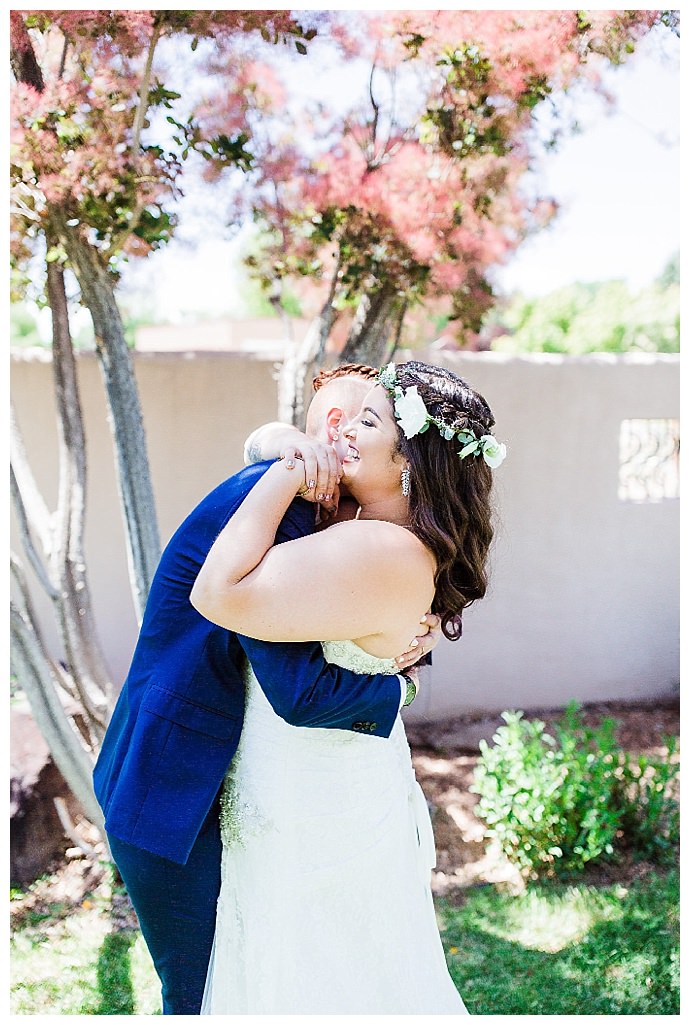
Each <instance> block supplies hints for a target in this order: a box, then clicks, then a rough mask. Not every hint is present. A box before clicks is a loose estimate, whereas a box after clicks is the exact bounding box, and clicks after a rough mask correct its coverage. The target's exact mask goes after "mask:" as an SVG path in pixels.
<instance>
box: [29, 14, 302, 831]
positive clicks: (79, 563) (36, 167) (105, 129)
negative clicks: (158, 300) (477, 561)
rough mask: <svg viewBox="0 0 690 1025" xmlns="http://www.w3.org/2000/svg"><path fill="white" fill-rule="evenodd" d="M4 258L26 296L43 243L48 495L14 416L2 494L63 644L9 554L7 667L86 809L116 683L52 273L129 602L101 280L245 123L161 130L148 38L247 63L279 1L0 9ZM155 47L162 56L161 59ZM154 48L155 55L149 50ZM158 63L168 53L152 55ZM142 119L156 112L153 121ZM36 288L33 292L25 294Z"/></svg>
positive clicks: (130, 534)
mask: <svg viewBox="0 0 690 1025" xmlns="http://www.w3.org/2000/svg"><path fill="white" fill-rule="evenodd" d="M10 27H11V38H10V44H11V53H10V61H11V67H12V71H13V72H14V77H15V84H14V88H13V91H12V137H11V182H12V200H13V202H12V224H11V240H12V262H13V272H14V282H13V284H14V290H15V294H17V293H18V294H20V295H22V294H26V290H27V288H29V287H30V285H31V276H32V275H34V274H35V264H34V265H31V264H30V260H31V258H32V257H35V256H36V254H41V253H42V254H43V258H44V261H45V263H44V266H45V281H44V282H43V283H42V285H41V286H39V289H38V292H39V300H40V301H44V302H46V303H47V304H48V305H49V306H50V308H51V312H52V321H53V347H52V351H53V372H54V378H55V395H56V400H57V408H58V424H59V442H60V481H59V489H58V507H57V509H56V510H55V512H51V511H50V510H49V508H48V506H47V504H46V502H45V501H44V499H43V498H42V496H41V494H40V491H39V489H38V487H37V485H36V482H35V480H34V478H33V475H32V473H31V468H30V466H29V464H28V461H27V459H26V455H25V452H24V448H23V444H22V438H21V433H20V430H19V426H18V424H16V423H14V422H13V425H12V432H11V439H12V476H11V480H12V492H13V498H14V504H15V509H16V512H17V521H18V524H19V526H20V529H21V534H22V541H23V545H24V552H25V556H26V560H27V561H28V562H29V563H30V564H31V566H32V567H33V569H34V570H35V572H36V575H37V577H38V580H39V582H40V583H41V585H42V587H43V589H44V591H45V592H46V594H47V595H48V596H49V598H50V600H51V602H52V605H53V608H54V611H55V618H56V622H57V624H58V631H59V636H60V638H61V642H62V648H63V651H62V655H61V657H60V659H55V658H53V657H51V655H50V653H49V651H48V649H47V647H46V645H45V642H44V640H43V637H42V634H41V631H40V629H39V626H38V621H37V619H36V616H35V614H34V610H33V607H32V601H31V597H30V591H29V587H28V582H27V578H26V574H25V571H24V567H23V563H22V561H21V560H20V559H19V558H18V557H16V556H13V559H12V568H13V575H14V578H15V585H16V586H15V592H16V600H15V601H14V602H13V604H12V620H11V623H12V667H13V671H14V673H15V675H16V677H17V679H18V682H19V684H20V686H21V687H22V689H23V690H24V692H25V693H26V695H27V697H28V699H29V701H30V704H31V709H32V712H33V715H34V718H35V719H36V721H37V723H38V725H39V727H40V728H41V730H42V732H43V734H44V736H45V738H46V740H47V742H48V745H49V747H50V750H51V753H52V755H53V757H54V759H55V762H56V764H57V765H58V767H59V768H60V770H61V771H62V774H63V776H64V777H65V779H66V780H67V782H68V784H69V785H70V787H71V789H72V790H73V791H74V793H75V794H76V795H77V796H78V798H79V799H80V801H81V804H82V806H83V807H84V809H85V810H86V813H87V814H88V815H89V817H90V818H91V819H92V820H93V821H94V822H95V823H100V822H101V812H100V809H99V808H98V806H97V804H96V801H95V799H94V796H93V790H92V784H91V771H92V764H93V757H94V754H95V753H96V752H97V750H98V748H99V746H100V741H101V739H102V737H103V734H104V731H105V727H106V725H107V722H108V719H109V716H110V712H111V709H112V706H113V703H114V699H115V697H116V693H115V689H114V687H113V685H112V681H111V680H110V677H109V674H108V672H107V670H106V668H105V663H104V659H103V655H102V652H101V649H100V645H99V642H98V635H97V631H96V629H95V623H94V617H93V612H92V603H91V597H90V589H89V584H88V576H87V567H86V560H85V557H84V551H83V530H84V514H85V502H86V499H85V494H86V455H85V438H84V431H83V425H82V416H81V406H80V399H79V391H78V387H77V372H76V362H75V354H74V351H73V345H72V337H71V331H70V310H69V303H68V301H67V292H66V287H65V273H66V272H68V273H71V274H73V275H74V276H75V277H76V280H77V283H78V287H79V292H80V297H81V302H82V303H83V304H84V305H85V306H86V307H87V308H88V309H89V311H90V313H91V317H92V320H93V326H94V333H95V337H96V349H97V355H98V359H99V362H100V365H101V369H102V372H103V377H104V382H105V391H106V396H107V401H108V407H109V414H110V417H109V418H110V422H111V425H112V432H113V441H114V445H115V449H116V453H117V468H118V484H119V490H120V496H121V500H122V508H123V515H124V519H125V526H126V532H125V533H126V538H127V543H128V553H129V561H130V576H131V580H132V589H133V594H134V600H135V607H136V609H137V612H138V614H139V616H141V614H142V613H143V609H144V605H145V603H146V597H147V594H148V590H149V585H150V582H151V579H152V576H153V573H154V571H155V568H156V565H157V563H158V559H159V556H160V542H159V537H158V527H157V519H156V512H155V503H154V498H153V490H152V487H151V480H150V472H149V465H148V459H147V453H146V438H145V432H144V425H143V419H142V414H141V408H140V403H139V396H138V391H137V387H136V381H135V377H134V371H133V367H132V361H131V355H130V352H129V349H128V346H127V343H126V340H125V332H124V327H123V323H122V318H121V315H120V311H119V308H118V304H117V300H116V296H115V288H116V284H117V280H118V273H119V269H120V266H121V262H122V260H123V258H126V257H128V256H142V255H146V253H148V252H150V251H151V250H152V249H156V248H157V247H159V246H161V245H163V244H164V243H165V242H166V241H167V240H168V239H169V238H170V236H171V234H172V232H173V230H174V227H175V212H174V204H175V201H176V199H177V198H178V194H179V190H178V185H177V180H178V176H179V173H180V170H181V167H182V163H183V161H184V160H185V158H186V157H187V156H188V155H189V154H190V153H191V152H194V153H197V154H199V156H200V157H201V158H202V159H204V160H206V161H209V162H219V163H221V164H222V165H223V166H224V167H227V166H232V167H240V168H246V167H247V166H248V165H249V162H250V161H251V154H250V153H249V151H248V150H247V149H246V143H247V141H248V137H247V135H246V134H245V133H243V131H242V126H241V125H238V128H237V130H236V131H233V132H232V133H231V134H227V133H223V134H221V135H218V136H215V137H209V136H204V135H203V134H202V133H201V131H200V127H199V123H198V122H197V120H196V119H195V117H194V115H193V114H190V115H189V116H188V118H187V119H186V121H185V122H184V123H183V124H179V125H177V130H178V134H173V132H172V129H171V124H170V122H171V121H173V120H174V119H173V118H172V114H171V113H170V114H168V118H169V120H168V121H166V120H165V117H160V116H159V115H160V112H166V111H171V110H172V108H173V106H174V103H175V101H176V100H178V99H179V98H180V96H181V94H180V93H178V92H177V91H176V90H174V89H171V88H168V87H167V86H166V85H165V84H164V82H163V81H162V80H161V79H160V78H159V77H158V74H159V73H162V72H163V69H164V66H163V68H162V69H161V71H160V72H157V71H156V70H155V69H156V60H157V58H158V53H159V50H160V48H161V46H162V45H163V44H164V43H170V42H171V41H174V40H179V41H180V45H182V46H184V47H185V48H186V51H187V53H189V54H193V53H194V51H195V50H197V48H198V47H199V44H200V43H201V44H202V46H206V47H207V48H212V47H218V48H222V50H223V51H224V52H225V53H226V54H229V53H234V54H236V59H237V64H238V66H241V65H242V62H243V61H246V60H248V54H249V51H250V46H249V39H250V37H252V36H255V37H257V38H259V42H261V39H260V36H263V37H264V40H265V42H264V44H263V45H266V43H272V42H279V41H281V40H283V41H284V42H292V43H294V45H295V46H296V47H297V48H298V49H299V50H300V51H302V52H306V45H305V41H307V40H309V39H310V38H313V35H314V30H307V31H305V30H304V29H303V28H302V27H301V26H300V25H299V24H298V23H297V22H296V21H295V19H294V18H293V17H292V15H291V13H290V12H289V11H179V12H178V11H12V12H11V20H10ZM168 61H170V57H168ZM159 63H160V62H159ZM165 70H166V71H167V73H168V74H170V73H171V68H170V67H167V69H165ZM156 119H157V120H156ZM41 294H42V295H41Z"/></svg>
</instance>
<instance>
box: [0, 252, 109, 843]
mask: <svg viewBox="0 0 690 1025" xmlns="http://www.w3.org/2000/svg"><path fill="white" fill-rule="evenodd" d="M47 241H48V248H49V251H50V248H51V245H52V243H54V241H55V240H54V239H50V238H49V239H48V240H47ZM47 292H48V299H49V302H50V307H51V312H52V317H53V374H54V379H55V396H56V402H57V410H58V446H59V479H58V502H57V509H56V512H55V513H54V514H52V515H51V514H50V513H49V511H48V508H47V506H46V505H45V502H44V501H43V499H42V497H41V495H40V493H39V491H38V488H37V486H36V483H35V481H34V479H33V475H32V473H31V469H30V466H29V463H28V460H27V458H26V453H25V451H24V446H23V444H22V440H21V435H20V433H19V429H18V427H17V425H16V424H15V422H14V419H13V418H12V420H11V484H12V491H13V499H14V503H15V508H16V511H17V517H18V522H19V527H20V531H21V536H22V541H23V547H24V551H25V553H26V555H27V558H28V561H29V562H30V564H31V565H32V566H33V568H34V570H35V571H36V574H37V576H38V579H39V582H40V583H41V585H42V586H43V589H44V590H45V592H46V594H47V595H48V597H49V598H50V600H51V602H52V604H53V609H54V612H55V617H56V620H57V624H58V629H59V633H60V638H61V641H62V648H63V656H64V657H63V660H62V664H58V663H56V662H55V661H54V660H53V659H52V658H51V657H50V655H49V653H48V650H47V648H46V645H45V644H44V642H43V639H42V637H41V631H40V628H39V626H38V621H37V619H36V616H35V614H34V612H33V608H32V604H31V600H30V597H29V589H28V585H27V582H26V579H25V577H24V574H23V571H22V569H21V566H20V565H19V563H18V561H17V560H16V559H15V560H14V562H13V571H14V576H15V581H16V585H17V589H18V600H17V602H16V603H13V607H12V620H11V625H12V630H11V663H12V668H13V671H14V672H15V673H16V675H17V680H18V683H19V684H20V686H21V688H22V690H23V691H24V693H25V694H26V696H27V699H28V701H29V704H30V706H31V712H32V715H33V718H34V720H35V721H36V723H37V725H38V727H39V729H40V730H41V732H42V734H43V736H44V737H45V740H46V742H47V744H48V746H49V749H50V752H51V755H52V757H53V760H54V762H55V764H56V765H57V767H58V769H59V770H60V772H61V773H62V775H63V777H64V778H65V780H66V782H67V784H68V786H69V787H70V789H71V790H72V791H73V792H74V794H75V796H76V797H77V798H78V800H79V802H80V803H81V805H82V807H83V808H84V811H85V812H86V814H87V815H88V816H89V818H90V819H91V821H92V822H93V823H94V824H95V825H97V826H101V825H102V816H101V812H100V809H99V808H98V804H97V802H96V800H95V797H94V793H93V786H92V782H91V772H92V767H93V759H94V756H95V754H96V752H97V751H98V749H99V747H100V743H101V740H102V738H103V734H104V731H105V727H106V723H107V720H108V717H109V713H110V706H111V703H112V698H113V687H112V683H111V680H110V677H109V675H108V672H107V670H106V669H105V662H104V658H103V654H102V652H101V648H100V645H99V643H98V634H97V631H96V624H95V619H94V615H93V609H92V603H91V595H90V589H89V585H88V579H87V573H86V562H85V558H84V549H83V534H84V512H85V481H86V445H85V437H84V430H83V423H82V414H81V402H80V398H79V389H78V383H77V373H76V363H75V359H74V352H73V348H72V338H71V334H70V328H69V316H68V309H67V297H66V294H65V283H64V275H63V272H62V268H61V267H60V265H59V264H58V263H57V261H49V262H48V264H47ZM34 537H36V538H37V539H38V542H39V544H40V548H41V550H40V552H39V551H38V550H37V547H36V545H35V544H34Z"/></svg>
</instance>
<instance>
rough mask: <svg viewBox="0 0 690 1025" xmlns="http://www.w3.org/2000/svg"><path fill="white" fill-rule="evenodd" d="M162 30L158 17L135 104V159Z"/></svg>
mask: <svg viewBox="0 0 690 1025" xmlns="http://www.w3.org/2000/svg"><path fill="white" fill-rule="evenodd" d="M162 31H163V25H162V22H161V21H159V20H158V19H157V20H156V22H155V24H154V26H153V35H152V36H151V41H150V43H149V50H148V53H147V55H146V66H145V68H144V76H143V78H142V80H141V87H140V89H139V102H138V104H137V116H136V118H135V119H134V129H133V138H132V157H133V159H134V160H135V161H136V159H137V156H138V154H139V146H140V144H141V133H142V130H143V128H144V120H145V118H146V111H147V109H148V103H149V92H150V91H151V72H152V69H153V54H154V52H155V49H156V46H157V45H158V40H159V39H160V37H161V33H162Z"/></svg>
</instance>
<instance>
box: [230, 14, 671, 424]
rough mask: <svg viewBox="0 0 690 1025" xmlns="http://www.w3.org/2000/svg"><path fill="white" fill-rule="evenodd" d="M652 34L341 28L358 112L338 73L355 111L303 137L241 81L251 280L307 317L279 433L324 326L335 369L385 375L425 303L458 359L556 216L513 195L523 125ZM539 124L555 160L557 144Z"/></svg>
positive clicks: (557, 24)
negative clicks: (285, 292) (508, 269)
mask: <svg viewBox="0 0 690 1025" xmlns="http://www.w3.org/2000/svg"><path fill="white" fill-rule="evenodd" d="M660 18H661V12H658V11H627V12H620V11H595V12H582V11H390V12H385V13H383V14H378V15H371V16H369V17H366V18H364V19H363V20H360V21H357V22H353V20H352V18H351V17H350V16H347V17H345V18H344V19H342V20H341V21H340V22H339V24H338V25H337V26H335V27H333V28H332V31H331V38H332V39H334V40H337V42H338V44H339V46H340V52H341V54H342V53H344V54H345V55H348V54H356V55H357V58H358V61H359V62H360V64H361V63H362V62H366V63H367V64H368V67H369V88H368V97H367V98H366V100H360V99H359V91H358V90H357V88H356V84H357V81H358V78H357V77H356V74H355V69H354V68H353V71H352V72H351V78H349V79H348V78H344V79H343V80H344V81H345V82H347V87H349V88H351V92H352V103H345V104H343V106H344V110H343V109H342V108H341V109H340V110H339V111H337V112H335V113H334V112H329V111H327V110H325V108H324V106H323V104H310V105H308V106H306V107H305V109H303V110H302V111H301V112H300V118H301V120H300V119H299V118H298V117H297V116H295V117H292V118H291V116H290V114H289V113H288V114H286V109H288V110H289V109H290V108H286V105H285V102H284V100H283V98H282V97H281V96H280V95H279V94H278V93H277V91H276V90H275V88H274V90H273V91H274V94H275V96H276V98H275V99H274V98H273V97H272V96H271V93H270V91H267V90H266V89H265V88H264V87H263V82H264V80H265V72H264V71H263V70H261V69H258V68H257V69H254V74H255V86H254V91H252V88H251V87H249V86H247V87H245V91H246V95H247V96H248V97H249V98H250V101H251V100H253V101H254V103H255V109H254V110H253V111H250V112H249V115H248V116H249V117H250V118H252V119H253V120H255V121H256V122H258V123H260V124H261V125H262V126H263V137H264V138H265V139H266V145H265V147H264V148H263V149H261V148H258V145H257V144H256V141H255V147H256V148H255V156H256V160H255V164H254V166H253V168H252V169H251V170H250V173H249V180H250V181H251V182H252V184H253V191H251V192H250V191H248V190H245V191H244V194H243V196H242V200H243V202H244V204H245V209H244V213H245V215H246V214H251V215H252V216H253V217H254V219H255V220H256V221H257V222H258V223H259V225H261V227H262V228H263V231H264V236H263V241H264V245H263V247H262V249H261V251H260V253H259V254H258V255H257V254H254V255H253V256H252V257H251V258H250V266H251V267H252V269H253V271H254V272H255V273H256V274H257V275H258V277H259V278H260V280H261V281H262V283H263V285H264V287H265V288H266V289H267V290H268V291H269V292H270V293H271V294H273V295H274V296H275V295H277V294H279V291H280V287H281V286H282V285H283V284H284V283H286V282H288V281H290V283H291V284H292V285H293V287H294V282H295V281H296V280H299V279H302V281H303V282H305V281H306V282H308V283H309V284H310V285H311V288H310V289H308V290H306V291H305V290H304V289H302V294H303V297H304V304H305V308H306V309H307V311H309V312H311V314H312V315H313V317H314V319H313V322H312V326H311V330H310V331H309V332H308V334H307V337H306V339H305V340H304V342H303V343H302V344H299V345H298V344H290V341H289V339H288V340H286V357H285V360H284V363H283V369H282V375H281V408H280V411H279V415H280V418H281V419H284V420H287V421H290V422H295V423H299V422H300V420H301V418H302V413H303V410H302V395H303V393H304V381H305V378H306V376H308V374H309V372H310V370H311V369H313V367H314V366H315V365H319V364H320V363H321V362H322V361H323V359H324V354H325V353H326V351H327V345H328V343H329V338H330V337H331V336H332V334H333V331H334V329H335V325H336V324H337V322H338V321H340V322H341V324H340V326H339V328H338V330H339V332H340V334H341V335H342V334H343V332H344V333H345V341H344V346H343V345H341V346H340V348H339V351H338V356H337V358H338V359H340V360H342V361H358V360H361V361H365V362H371V363H373V364H374V365H377V364H379V363H382V362H385V361H387V360H388V359H389V358H390V357H391V356H392V354H393V353H394V351H395V349H396V347H397V345H398V344H399V342H400V339H401V338H404V330H405V325H406V323H407V322H409V312H410V311H411V310H412V309H414V307H415V306H418V305H419V304H420V303H422V302H424V303H425V304H426V305H427V306H428V307H430V308H431V309H432V310H433V311H434V312H435V313H437V314H438V313H445V315H446V317H448V318H449V320H450V321H451V323H452V327H453V331H454V334H455V336H456V338H457V339H458V341H459V342H460V344H465V345H472V344H473V341H474V339H475V338H476V336H477V332H478V331H479V328H480V326H481V322H482V317H483V315H484V314H485V313H486V311H487V310H488V309H489V308H490V306H491V305H492V302H493V293H492V288H491V284H490V280H489V277H490V270H491V268H492V267H494V266H495V265H496V264H498V263H500V262H501V261H502V260H503V259H504V258H505V257H506V256H507V255H508V254H509V253H510V252H512V251H513V250H514V249H515V248H516V247H517V246H518V245H519V244H520V243H521V242H522V241H523V240H524V239H525V238H526V237H527V236H528V235H529V234H530V233H531V232H534V231H536V230H539V229H540V228H541V227H543V226H544V225H545V224H546V223H547V222H548V220H549V219H550V218H551V216H552V215H553V214H554V212H555V206H554V204H553V202H551V201H550V200H549V199H548V198H546V197H533V198H530V197H529V196H528V195H527V194H526V192H525V191H524V189H523V187H522V186H523V182H524V178H525V173H526V171H527V170H528V168H529V166H530V162H531V160H532V159H533V155H534V153H535V115H536V112H537V111H538V110H539V109H540V108H542V107H544V106H545V105H547V104H550V105H551V106H552V108H553V110H554V112H555V113H557V111H558V107H557V104H556V100H555V97H557V95H558V94H560V93H562V92H563V91H565V90H567V89H568V88H570V87H572V86H573V85H574V84H575V83H582V82H586V83H589V84H590V85H591V87H592V88H593V89H598V88H600V74H601V70H602V68H603V67H604V66H606V65H609V64H611V63H614V64H615V63H619V62H622V61H623V60H624V59H626V57H627V56H628V55H629V54H630V53H631V51H632V50H633V49H634V45H635V42H636V41H637V40H638V39H639V38H641V37H642V36H643V35H644V34H645V33H647V32H648V31H649V30H650V28H651V27H652V26H653V25H655V24H657V23H658V22H659V20H660ZM319 42H320V41H319V40H317V44H318V43H319ZM316 49H318V45H317V47H315V51H316ZM332 59H333V60H334V61H335V60H336V59H337V57H336V56H335V55H334V56H333V58H332ZM341 59H342V58H341ZM345 59H347V56H346V58H345ZM225 70H226V71H227V69H225ZM221 71H223V69H222V68H221ZM361 77H362V76H361V73H360V78H361ZM351 83H352V84H351ZM210 106H211V107H212V108H213V109H214V114H213V119H212V124H213V130H214V131H221V130H222V128H223V117H224V115H223V109H222V105H220V106H216V105H215V104H213V103H212V104H210ZM269 119H270V120H269ZM267 122H268V123H269V124H270V125H271V127H270V129H268V128H267V127H266V125H267ZM554 125H555V127H554V131H553V137H552V138H551V139H550V140H549V142H550V144H552V145H554V144H555V143H556V141H557V137H558V133H559V132H560V131H563V130H564V126H563V125H559V124H558V122H557V121H556V122H554ZM256 138H257V136H256V135H255V140H256ZM331 358H332V355H331Z"/></svg>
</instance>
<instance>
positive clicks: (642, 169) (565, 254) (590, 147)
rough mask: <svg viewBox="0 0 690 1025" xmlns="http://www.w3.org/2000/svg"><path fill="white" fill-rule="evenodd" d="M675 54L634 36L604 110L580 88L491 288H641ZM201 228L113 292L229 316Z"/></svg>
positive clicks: (658, 223)
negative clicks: (532, 220) (537, 229)
mask: <svg viewBox="0 0 690 1025" xmlns="http://www.w3.org/2000/svg"><path fill="white" fill-rule="evenodd" d="M678 49H679V47H676V46H673V47H671V56H670V57H669V59H668V62H667V63H666V64H664V63H662V62H661V61H660V59H659V56H658V53H656V55H655V52H654V51H652V50H651V47H650V46H649V45H648V43H647V41H643V42H642V43H641V44H640V46H639V47H638V50H637V52H636V53H635V54H634V55H633V56H632V57H631V59H630V61H629V63H628V64H627V65H626V66H623V67H621V68H618V69H616V70H615V71H611V72H608V73H607V84H608V86H609V88H610V90H611V91H612V93H613V94H614V96H615V98H616V104H615V108H614V110H613V111H609V110H608V109H607V108H606V106H605V105H604V104H603V103H602V102H601V101H600V100H596V99H593V98H592V96H591V94H590V95H589V96H587V97H581V98H580V99H579V100H578V101H576V106H575V107H574V110H575V111H576V113H577V116H578V120H579V122H580V124H581V128H582V130H581V132H580V134H578V135H577V136H574V137H570V138H568V139H567V140H565V141H564V142H562V143H561V145H560V147H559V149H558V151H557V152H556V153H554V154H551V155H549V156H547V157H544V158H543V159H542V160H541V162H540V170H539V183H540V191H541V192H542V193H546V194H549V195H552V196H553V197H554V198H555V199H556V200H557V201H558V203H559V206H560V213H559V215H558V218H557V220H556V222H555V223H554V224H553V225H552V226H551V227H550V228H549V229H547V230H546V231H544V232H542V233H541V234H540V235H539V236H537V237H535V238H534V239H532V240H530V241H529V242H527V243H525V244H523V246H522V247H521V249H520V250H519V251H518V252H517V253H516V254H515V255H514V256H513V258H512V259H511V261H510V263H509V264H508V265H507V266H505V267H504V268H502V269H500V270H499V271H497V272H496V273H495V275H494V284H495V286H496V289H497V290H498V291H501V292H511V291H515V290H518V291H521V292H523V293H524V294H526V295H533V296H538V295H543V294H546V293H547V292H550V291H553V290H554V289H557V288H560V287H562V286H564V285H568V284H570V283H572V282H575V281H597V280H609V279H612V278H619V279H623V280H625V281H626V282H628V284H629V285H630V286H631V288H633V289H637V288H642V287H644V286H645V285H647V284H649V283H650V282H651V281H652V280H653V279H654V278H655V277H657V276H658V275H659V273H660V272H661V271H662V270H663V268H664V266H665V265H666V263H667V262H668V260H669V258H670V257H671V256H672V255H674V253H675V252H677V251H678V250H679V248H680V216H679V208H680V143H679V132H680V70H679V60H678ZM650 51H651V52H650ZM203 233H204V237H203V238H202V239H201V240H200V241H199V242H198V244H196V245H195V246H194V247H190V245H189V242H188V241H187V242H184V241H182V239H181V240H180V241H179V242H177V241H173V242H172V243H171V244H170V245H169V246H168V247H167V248H166V249H165V250H164V251H161V252H159V253H155V254H153V255H152V256H150V257H149V258H148V260H147V261H146V266H145V267H139V268H132V270H131V271H128V272H126V273H125V276H124V278H123V289H122V298H123V299H125V300H126V297H127V295H128V294H129V295H130V296H131V298H132V300H133V301H134V302H135V304H136V305H138V303H139V302H141V298H142V296H143V295H146V304H147V305H148V307H149V309H150V311H151V312H152V313H153V314H154V315H155V316H156V318H157V319H158V318H160V319H164V320H167V321H169V322H173V323H174V322H180V321H186V320H189V319H193V318H196V317H197V316H198V315H200V314H202V313H203V315H205V316H209V317H214V316H222V315H223V314H227V313H230V314H235V315H237V314H238V312H240V313H241V306H242V304H241V301H239V297H238V296H237V294H236V293H237V291H238V288H237V286H238V284H240V283H239V282H238V280H237V274H236V270H235V268H236V265H237V247H236V245H235V244H233V243H231V242H229V241H227V239H224V238H223V237H222V234H221V232H220V230H218V231H216V232H214V230H213V228H212V227H211V225H210V223H209V222H208V221H206V220H204V228H203ZM181 234H182V237H184V236H185V235H186V236H187V239H189V237H190V235H189V231H188V230H187V231H186V232H183V233H181Z"/></svg>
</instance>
